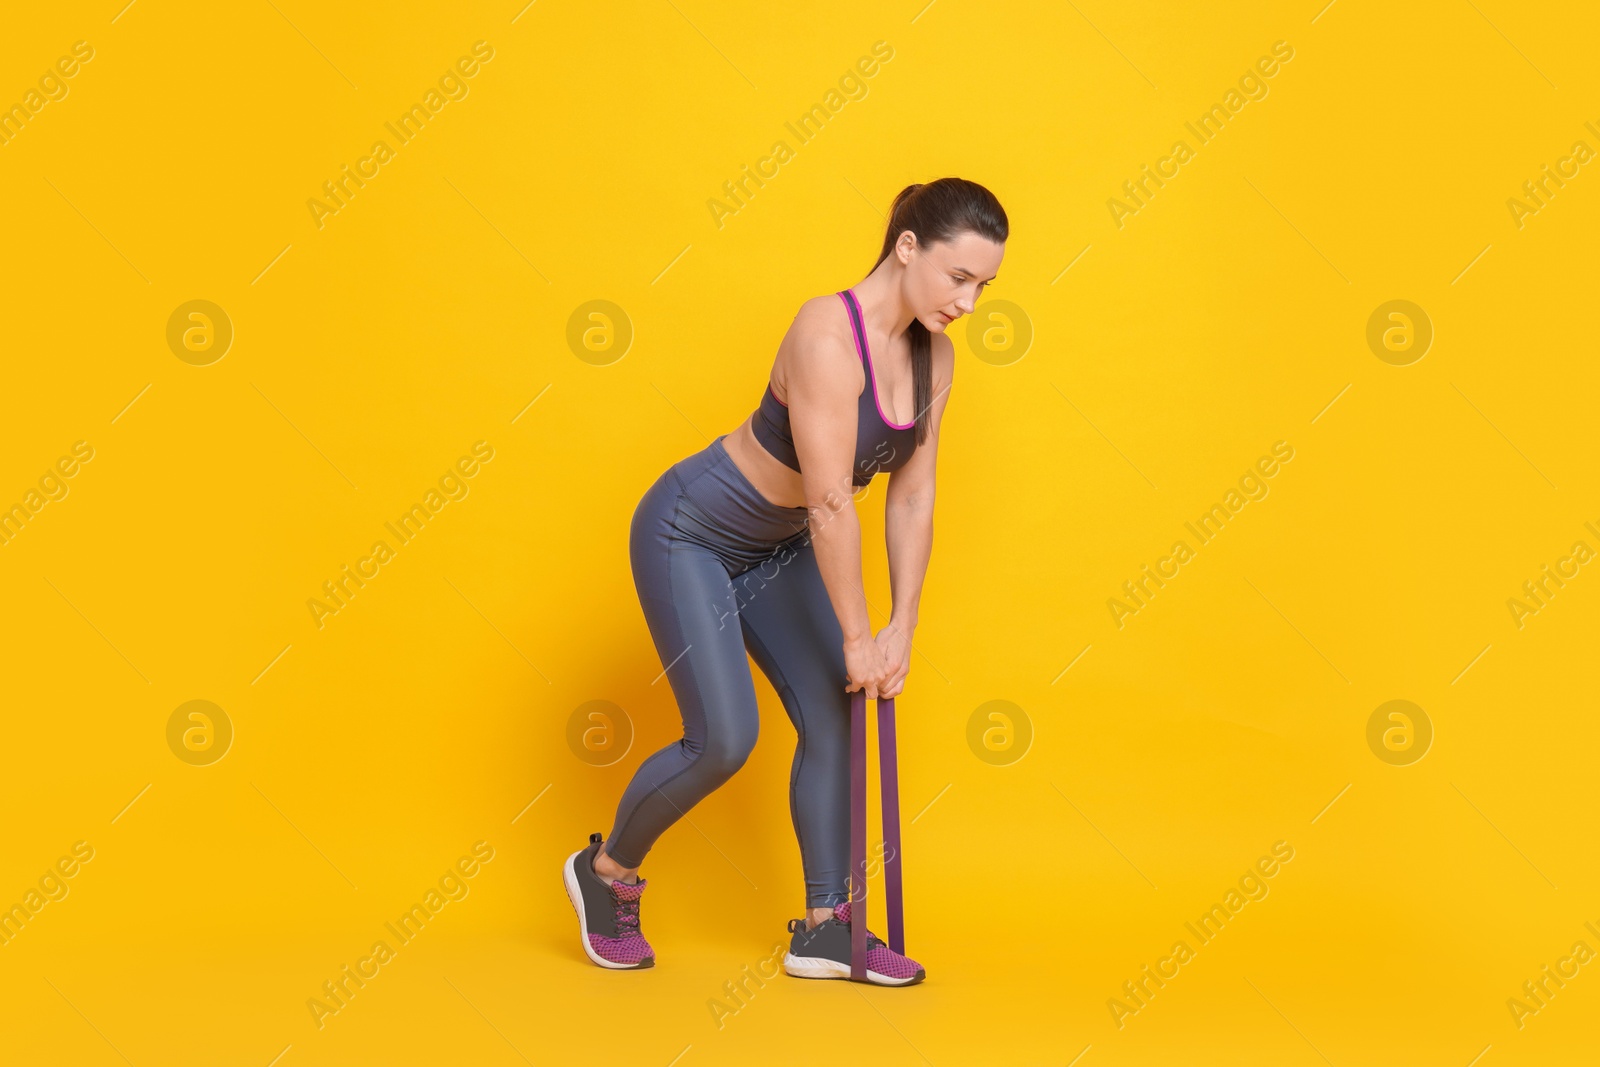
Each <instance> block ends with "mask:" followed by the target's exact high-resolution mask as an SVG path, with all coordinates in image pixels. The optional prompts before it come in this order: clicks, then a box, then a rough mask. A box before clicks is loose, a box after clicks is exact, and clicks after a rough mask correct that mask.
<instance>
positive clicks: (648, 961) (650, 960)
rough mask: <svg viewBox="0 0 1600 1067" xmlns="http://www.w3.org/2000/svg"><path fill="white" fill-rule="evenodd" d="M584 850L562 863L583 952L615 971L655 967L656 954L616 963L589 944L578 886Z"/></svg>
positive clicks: (562, 880)
mask: <svg viewBox="0 0 1600 1067" xmlns="http://www.w3.org/2000/svg"><path fill="white" fill-rule="evenodd" d="M584 851H585V850H584V849H581V848H580V849H579V850H578V851H576V852H574V853H573V854H572V855H570V856H568V857H567V862H566V863H563V864H562V865H561V882H562V884H563V885H565V886H566V887H567V899H568V900H570V901H572V910H573V911H575V912H577V913H578V942H579V943H580V944H581V945H583V954H584V955H585V956H588V957H589V960H590V962H592V963H596V964H599V965H600V966H601V967H605V968H608V969H609V970H613V971H640V970H644V969H645V968H646V967H654V966H655V965H656V958H655V957H654V956H647V957H645V958H644V959H643V960H641V961H639V962H638V963H615V962H613V961H611V960H608V959H606V958H605V957H604V956H601V955H600V954H598V953H597V952H595V950H594V946H593V945H591V944H589V920H588V919H586V918H585V917H584V914H583V890H581V889H579V888H578V857H579V856H581V855H583V853H584Z"/></svg>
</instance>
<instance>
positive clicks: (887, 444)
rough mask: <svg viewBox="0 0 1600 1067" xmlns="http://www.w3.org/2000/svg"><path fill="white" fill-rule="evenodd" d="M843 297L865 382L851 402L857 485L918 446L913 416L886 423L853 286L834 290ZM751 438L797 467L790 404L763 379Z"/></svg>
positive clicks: (895, 467)
mask: <svg viewBox="0 0 1600 1067" xmlns="http://www.w3.org/2000/svg"><path fill="white" fill-rule="evenodd" d="M836 295H837V296H838V297H839V299H840V300H842V301H844V306H845V309H846V310H847V311H848V312H849V314H850V331H851V333H852V334H854V336H855V339H856V355H857V356H859V357H860V359H861V362H862V365H863V366H864V367H865V368H866V372H867V383H866V385H864V386H862V387H861V393H860V399H859V400H858V401H857V403H856V456H855V466H854V469H853V470H852V472H851V476H850V483H851V484H852V485H854V486H855V487H857V488H860V487H861V486H864V485H866V484H867V483H868V482H870V481H872V476H873V475H874V474H876V473H878V472H879V471H896V470H899V469H900V468H901V467H903V466H905V465H906V462H907V461H908V460H910V459H911V454H912V453H913V452H914V451H916V447H917V422H916V419H915V418H913V419H912V420H911V421H910V422H908V423H906V424H905V425H904V426H902V425H900V424H899V423H897V422H891V421H890V420H889V417H888V416H887V415H885V414H884V413H883V407H882V405H881V404H879V402H878V381H877V379H876V378H874V377H873V375H872V349H871V347H870V346H869V345H868V344H867V328H866V324H865V322H864V320H863V319H862V316H861V305H860V303H858V302H857V301H856V294H855V292H854V291H853V290H850V289H846V290H844V291H843V292H842V293H838V294H836ZM750 428H751V430H753V431H754V432H755V435H756V440H757V441H760V442H761V446H762V447H763V448H765V449H766V450H767V451H768V452H770V453H772V454H773V455H774V456H776V457H777V458H778V459H779V460H780V461H781V462H782V463H783V465H784V466H786V467H788V468H789V469H790V470H795V471H798V470H799V469H800V459H799V457H798V456H796V455H795V450H794V434H793V433H792V432H791V430H790V427H789V406H788V405H787V404H785V403H784V402H783V401H781V400H779V399H778V394H776V393H774V392H773V391H772V383H771V382H768V383H767V391H766V392H765V393H763V394H761V405H760V406H759V407H757V408H756V413H755V417H754V418H753V419H752V420H751V422H750Z"/></svg>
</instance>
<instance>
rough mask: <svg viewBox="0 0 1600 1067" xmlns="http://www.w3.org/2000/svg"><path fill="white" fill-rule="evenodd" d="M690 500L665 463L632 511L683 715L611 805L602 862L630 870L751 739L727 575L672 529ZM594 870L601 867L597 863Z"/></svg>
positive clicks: (638, 579)
mask: <svg viewBox="0 0 1600 1067" xmlns="http://www.w3.org/2000/svg"><path fill="white" fill-rule="evenodd" d="M686 507H687V508H691V509H692V508H693V504H692V503H687V502H686V498H685V497H684V495H683V490H682V486H681V484H680V483H679V481H678V479H677V477H676V476H675V475H674V474H673V473H672V472H671V471H669V472H668V473H667V474H665V475H663V476H662V478H661V479H660V480H659V481H657V482H656V484H655V485H653V486H652V487H651V488H650V490H649V491H648V492H647V493H646V494H645V496H644V499H642V500H641V501H640V503H639V507H638V508H637V509H636V510H635V512H634V518H633V524H632V527H631V530H630V533H629V555H630V558H631V562H632V566H633V578H634V585H635V587H636V588H637V590H638V593H639V603H640V605H641V606H642V607H643V609H644V616H645V621H646V623H647V624H648V625H649V628H650V636H651V638H652V640H653V641H654V642H655V646H656V652H657V654H658V655H659V656H660V658H661V663H662V664H663V665H664V666H665V667H666V674H667V679H668V681H669V682H670V683H671V685H672V692H673V695H674V696H675V697H676V698H677V701H678V711H679V713H680V714H681V715H682V717H683V737H682V738H681V739H679V740H677V741H674V742H673V743H672V744H670V745H667V746H666V747H665V748H663V749H661V750H659V751H657V752H655V753H654V754H653V755H651V756H650V757H649V758H648V759H646V760H645V761H644V763H643V764H641V765H640V767H639V769H638V770H637V771H636V772H635V773H634V776H633V779H632V781H630V782H629V783H628V787H627V789H626V790H624V791H623V794H622V799H621V801H620V802H619V803H618V804H617V812H616V817H615V819H614V820H613V822H612V824H611V833H610V834H609V835H607V837H606V841H605V846H604V853H603V854H602V855H601V857H600V859H601V860H603V859H604V856H605V855H606V854H609V856H610V857H611V859H612V860H614V861H615V863H616V864H618V865H620V867H621V868H623V869H633V868H637V867H638V866H639V865H640V864H641V863H642V862H643V861H644V857H645V854H646V853H647V852H649V851H650V848H651V846H652V845H654V844H655V841H656V838H658V837H660V836H661V834H662V833H663V832H664V831H665V830H666V829H667V827H669V826H671V825H672V824H673V823H674V822H676V821H677V820H678V819H679V818H681V817H682V816H683V815H684V813H685V812H687V811H688V810H689V809H690V808H692V807H694V806H695V804H697V803H699V802H700V800H702V799H703V798H704V797H706V796H707V795H708V794H710V793H711V792H712V791H713V790H715V789H716V788H717V787H718V786H719V785H721V784H722V783H723V782H726V781H727V780H728V779H729V778H731V777H732V776H733V774H734V772H735V771H737V770H738V769H739V768H740V767H741V766H743V765H744V762H745V760H746V759H747V758H748V757H749V755H750V752H751V750H752V749H753V748H754V747H755V743H756V732H757V726H758V721H759V720H758V717H757V709H756V694H755V682H754V680H753V679H752V677H751V675H750V664H749V661H748V660H747V659H746V658H745V647H744V642H743V639H742V636H741V634H740V630H739V628H738V627H737V626H734V625H731V623H732V620H733V619H734V618H736V617H737V616H736V614H735V613H736V612H737V610H738V608H737V604H736V601H735V598H734V589H733V583H732V582H731V581H730V580H729V578H728V571H727V568H726V567H725V565H724V564H723V562H722V561H721V559H720V558H719V557H718V555H717V554H716V553H715V552H714V551H712V550H711V548H709V547H707V546H705V545H702V544H697V543H694V542H693V541H690V540H686V539H684V538H683V537H682V536H680V534H679V529H680V527H681V526H683V525H688V526H691V527H693V526H694V519H693V518H691V519H689V520H688V521H687V522H685V520H684V518H683V515H682V509H684V508H686ZM596 870H597V871H598V872H599V873H601V874H602V875H606V874H608V871H607V869H606V865H605V864H604V863H603V862H599V861H597V864H596Z"/></svg>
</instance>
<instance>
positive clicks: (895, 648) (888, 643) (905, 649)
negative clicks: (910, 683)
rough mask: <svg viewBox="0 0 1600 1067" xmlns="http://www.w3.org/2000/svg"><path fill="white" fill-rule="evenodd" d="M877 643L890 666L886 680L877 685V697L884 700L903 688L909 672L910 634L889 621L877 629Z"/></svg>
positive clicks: (898, 693)
mask: <svg viewBox="0 0 1600 1067" xmlns="http://www.w3.org/2000/svg"><path fill="white" fill-rule="evenodd" d="M877 645H878V647H879V648H880V649H882V650H883V658H884V660H885V661H886V662H887V663H888V664H889V665H890V667H891V670H890V672H889V679H888V682H887V683H886V684H884V685H881V686H879V687H878V699H880V700H886V699H889V698H891V697H897V696H899V695H900V690H902V689H904V688H905V684H906V675H907V674H909V673H910V672H911V635H910V634H909V633H907V632H906V631H904V630H902V629H901V628H900V627H899V626H898V625H896V624H895V623H893V622H891V623H889V625H888V626H885V627H884V628H883V629H881V630H879V631H878V639H877Z"/></svg>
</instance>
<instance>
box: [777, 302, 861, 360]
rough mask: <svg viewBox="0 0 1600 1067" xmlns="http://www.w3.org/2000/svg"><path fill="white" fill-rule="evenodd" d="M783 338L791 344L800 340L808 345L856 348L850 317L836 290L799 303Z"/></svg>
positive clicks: (830, 348) (849, 350)
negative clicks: (786, 335)
mask: <svg viewBox="0 0 1600 1067" xmlns="http://www.w3.org/2000/svg"><path fill="white" fill-rule="evenodd" d="M785 340H786V341H787V342H789V343H790V344H793V343H794V342H797V341H798V342H801V343H803V344H804V345H805V346H806V347H808V348H817V347H821V348H825V349H828V350H831V351H838V350H841V349H842V350H845V351H848V352H851V353H854V351H855V347H854V345H855V342H854V335H853V334H852V333H851V330H850V318H849V316H848V314H847V313H846V311H845V307H844V304H843V303H842V302H841V301H840V300H839V297H838V294H836V293H827V294H824V295H822V296H814V297H812V298H811V299H809V300H807V301H805V302H804V303H803V304H801V305H800V308H799V310H798V311H796V312H795V315H794V321H793V322H792V323H791V324H790V325H789V336H788V337H787V338H786V339H785Z"/></svg>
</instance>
